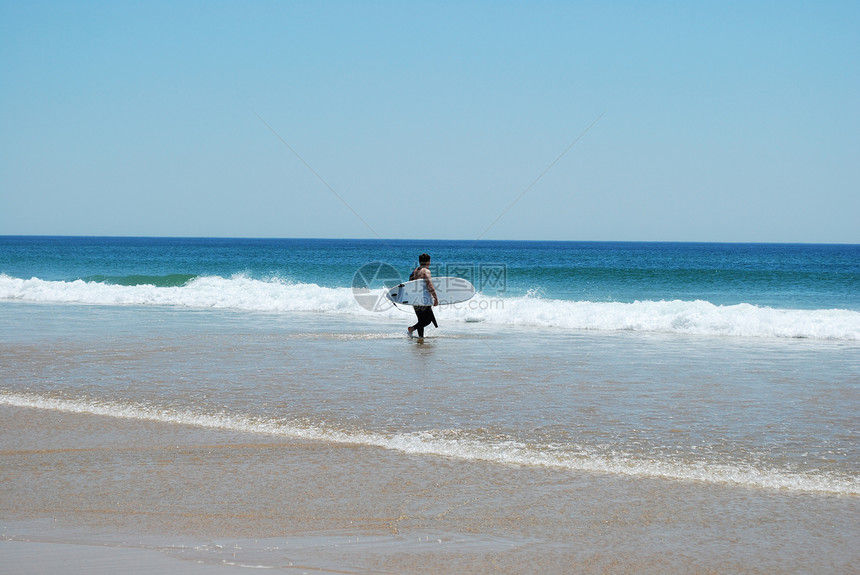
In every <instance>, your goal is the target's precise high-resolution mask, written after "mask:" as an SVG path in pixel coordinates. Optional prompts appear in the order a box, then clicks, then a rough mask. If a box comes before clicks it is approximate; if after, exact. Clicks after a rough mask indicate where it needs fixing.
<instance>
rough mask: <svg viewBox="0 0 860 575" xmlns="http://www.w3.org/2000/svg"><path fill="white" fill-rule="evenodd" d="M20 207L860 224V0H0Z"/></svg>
mask: <svg viewBox="0 0 860 575" xmlns="http://www.w3.org/2000/svg"><path fill="white" fill-rule="evenodd" d="M595 120H596V123H595ZM589 126H590V128H589ZM577 138H579V139H578V140H577ZM573 142H576V143H575V144H574V145H573V146H572V147H570V148H569V150H568V151H567V152H566V153H564V154H563V155H561V154H562V153H563V152H565V150H566V149H568V146H570V145H571V143H573ZM291 148H292V149H291ZM560 155H561V157H560V158H559V156H560ZM556 160H557V161H556ZM553 162H555V163H553ZM550 166H551V167H550ZM548 167H550V169H549V170H547V168H548ZM544 172H545V173H544ZM541 174H544V175H543V176H542V177H540V176H541ZM538 178H539V179H538ZM535 180H537V181H535ZM512 204H513V205H512ZM499 216H501V217H499ZM6 234H50V235H53V234H57V235H67V234H68V235H144V236H229V237H329V238H375V237H382V238H410V239H417V238H433V239H436V238H438V239H476V238H482V239H535V240H642V241H652V240H653V241H727V242H744V241H753V242H834V243H860V2H857V1H856V0H854V1H850V2H848V1H846V2H827V1H824V2H812V1H809V2H792V1H773V2H756V1H751V2H689V1H679V2H611V1H608V2H598V1H595V2H574V1H571V2H547V1H536V2H535V1H528V2H525V1H523V2H504V1H488V2H468V1H466V2H461V1H452V2H405V1H396V2H395V1H392V2H372V1H371V2H358V1H346V2H331V1H314V2H302V1H278V2H262V1H236V2H219V1H205V2H204V1H202V2H182V1H168V2H160V1H153V0H149V1H145V2H131V1H129V2H126V1H122V2H116V1H112V0H111V1H106V2H90V1H84V0H76V1H74V2H72V1H59V2H43V1H38V0H35V1H28V2H24V1H17V0H16V1H6V0H0V235H6Z"/></svg>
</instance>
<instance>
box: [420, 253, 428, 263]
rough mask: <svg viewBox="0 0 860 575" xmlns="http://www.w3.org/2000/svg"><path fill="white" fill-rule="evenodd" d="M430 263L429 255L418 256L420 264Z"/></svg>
mask: <svg viewBox="0 0 860 575" xmlns="http://www.w3.org/2000/svg"><path fill="white" fill-rule="evenodd" d="M429 261H430V256H429V255H428V254H421V255H420V256H418V263H419V264H423V263H426V262H429Z"/></svg>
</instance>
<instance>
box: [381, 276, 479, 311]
mask: <svg viewBox="0 0 860 575" xmlns="http://www.w3.org/2000/svg"><path fill="white" fill-rule="evenodd" d="M430 281H432V282H433V287H434V288H435V290H436V297H437V298H438V299H439V305H444V304H451V303H460V302H463V301H467V300H469V299H472V296H474V295H475V286H473V285H472V284H471V283H470V282H469V281H468V280H464V279H463V278H455V277H441V278H431V280H430ZM385 297H387V298H388V299H389V300H391V301H393V302H394V303H402V304H405V305H433V296H431V295H430V292H429V291H428V290H427V282H426V281H424V280H423V279H417V280H412V281H409V282H404V283H402V284H400V285H398V286H395V287H393V288H391V289H389V290H388V291H387V292H385Z"/></svg>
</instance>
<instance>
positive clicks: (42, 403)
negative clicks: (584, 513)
mask: <svg viewBox="0 0 860 575" xmlns="http://www.w3.org/2000/svg"><path fill="white" fill-rule="evenodd" d="M0 405H8V406H13V407H26V408H35V409H50V410H56V411H62V412H67V413H79V414H87V415H97V416H107V417H117V418H126V419H134V420H142V421H152V422H160V423H170V424H181V425H190V426H195V427H202V428H208V429H223V430H229V431H237V432H243V433H260V434H268V435H277V436H282V437H290V438H296V439H308V440H315V441H324V442H332V443H349V444H355V445H366V446H371V447H381V448H384V449H391V450H395V451H400V452H403V453H408V454H414V455H437V456H445V457H452V458H456V459H462V460H479V461H489V462H493V463H505V464H510V465H521V466H541V467H552V468H560V469H570V470H573V471H585V472H596V473H609V474H615V475H625V476H631V477H655V478H662V479H673V480H684V481H699V482H704V483H713V484H731V485H738V486H744V487H751V488H759V489H768V490H786V491H797V492H818V493H833V494H839V495H854V496H856V495H860V480H858V479H857V478H854V477H839V476H834V475H832V474H826V473H821V472H817V471H816V472H809V473H803V472H791V471H784V470H779V469H767V468H756V467H753V466H749V465H741V464H738V465H732V464H727V463H723V464H714V463H713V462H706V461H698V462H678V461H670V460H655V459H647V458H645V457H644V456H635V455H630V454H619V453H602V452H599V451H592V452H588V451H586V450H582V449H580V450H579V451H576V452H571V451H568V450H563V449H557V448H555V449H554V448H552V447H550V446H529V445H524V444H521V443H518V442H514V441H509V440H502V441H499V440H482V439H475V438H464V437H459V436H458V434H457V433H450V432H448V433H445V432H435V433H434V432H429V431H421V432H412V433H393V434H385V433H380V432H374V431H363V430H337V429H330V428H327V427H325V426H324V425H314V424H308V423H302V422H290V421H284V420H277V419H270V418H260V417H253V416H248V415H242V414H229V413H218V414H206V413H196V412H194V411H191V410H186V409H169V408H162V407H158V406H151V405H143V404H137V403H134V404H132V403H129V404H123V403H115V402H105V401H95V400H76V399H63V398H55V397H46V396H41V395H38V394H32V393H3V392H0Z"/></svg>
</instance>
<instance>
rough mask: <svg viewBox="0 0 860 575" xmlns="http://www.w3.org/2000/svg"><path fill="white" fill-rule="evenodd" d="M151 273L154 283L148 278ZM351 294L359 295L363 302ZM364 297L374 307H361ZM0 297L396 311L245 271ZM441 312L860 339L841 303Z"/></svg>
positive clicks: (5, 286)
mask: <svg viewBox="0 0 860 575" xmlns="http://www.w3.org/2000/svg"><path fill="white" fill-rule="evenodd" d="M150 279H151V280H152V282H151V283H145V282H147V281H148V280H150ZM142 282H143V283H142ZM124 284H130V285H124ZM357 295H358V296H359V299H360V298H364V301H363V302H362V303H361V304H359V302H358V301H357V299H356V296H357ZM368 298H369V299H370V301H371V304H373V303H374V302H375V303H376V305H367V301H368ZM0 300H19V301H30V302H50V303H74V304H89V305H141V306H150V305H153V306H172V307H186V308H198V309H199V308H204V309H205V308H209V309H232V310H246V311H266V312H315V313H334V314H353V315H366V316H373V315H376V314H381V315H382V316H385V317H400V316H399V312H398V311H397V310H395V309H393V307H392V305H391V304H390V303H389V302H387V301H386V300H384V299H382V298H381V292H379V294H375V293H374V292H367V293H362V294H357V293H356V292H354V290H353V289H352V288H346V287H323V286H319V285H316V284H312V283H292V282H288V281H285V280H281V279H277V278H275V279H269V280H260V279H253V278H249V277H247V276H244V275H235V276H232V277H229V278H224V277H220V276H202V277H195V276H185V275H170V276H163V277H162V276H159V277H157V278H148V277H142V276H136V277H134V278H131V279H129V278H125V279H124V280H121V281H117V280H116V279H114V278H101V277H100V278H89V281H85V280H75V281H48V280H42V279H39V278H31V279H20V278H14V277H10V276H7V275H3V274H0ZM371 310H373V311H371ZM441 313H443V314H444V316H445V318H446V320H453V321H461V322H485V323H488V324H493V325H509V326H524V327H549V328H561V329H574V330H600V331H633V332H657V333H679V334H696V335H723V336H734V337H760V338H808V339H818V340H841V341H860V312H858V311H853V310H845V309H819V310H806V309H778V308H772V307H765V306H757V305H753V304H747V303H741V304H735V305H715V304H712V303H710V302H707V301H700V300H697V301H682V300H674V301H636V302H631V303H622V302H591V301H569V300H556V299H544V298H541V297H536V296H535V295H533V294H529V295H526V296H522V297H490V296H487V295H482V294H478V295H476V296H475V298H473V299H472V300H470V301H468V302H464V303H461V304H454V305H450V306H445V307H444V308H443V310H441Z"/></svg>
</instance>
